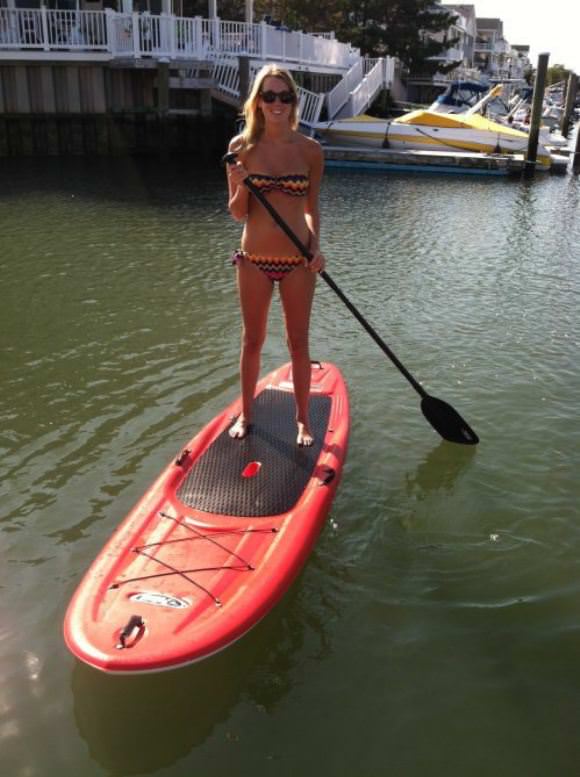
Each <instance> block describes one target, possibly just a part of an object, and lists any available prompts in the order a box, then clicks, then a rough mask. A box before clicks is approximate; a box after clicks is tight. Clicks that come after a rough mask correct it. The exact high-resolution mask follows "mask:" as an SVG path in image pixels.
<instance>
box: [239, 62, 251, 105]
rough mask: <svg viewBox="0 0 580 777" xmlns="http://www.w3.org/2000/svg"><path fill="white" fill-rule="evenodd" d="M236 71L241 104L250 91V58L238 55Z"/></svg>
mask: <svg viewBox="0 0 580 777" xmlns="http://www.w3.org/2000/svg"><path fill="white" fill-rule="evenodd" d="M238 73H239V76H240V102H241V103H242V105H243V104H244V102H245V101H246V97H247V96H248V94H249V93H250V58H249V57H238Z"/></svg>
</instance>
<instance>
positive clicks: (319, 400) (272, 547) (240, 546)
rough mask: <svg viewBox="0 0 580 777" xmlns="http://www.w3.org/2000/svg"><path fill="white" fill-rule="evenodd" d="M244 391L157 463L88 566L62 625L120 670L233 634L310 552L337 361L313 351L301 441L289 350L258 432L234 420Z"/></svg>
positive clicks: (342, 398) (330, 445) (202, 649)
mask: <svg viewBox="0 0 580 777" xmlns="http://www.w3.org/2000/svg"><path fill="white" fill-rule="evenodd" d="M240 410H241V400H240V399H238V400H237V401H236V402H234V403H233V404H232V405H230V407H228V408H226V409H225V410H224V412H223V413H221V414H220V415H218V416H217V417H216V418H215V419H214V420H213V421H212V422H210V423H209V424H208V425H207V426H206V427H205V428H204V429H203V430H202V431H201V432H200V433H199V434H198V435H197V436H196V437H194V438H193V440H191V442H190V443H189V444H188V445H187V446H186V447H185V448H184V449H183V451H182V452H181V453H180V454H179V456H178V458H177V459H176V460H175V461H173V462H172V463H171V464H170V465H169V466H168V467H167V468H166V469H165V470H164V472H162V474H161V475H160V477H159V478H158V479H157V481H156V482H155V483H154V484H153V485H152V486H151V488H150V489H149V490H148V491H147V492H146V493H145V495H144V496H143V497H142V499H141V500H140V501H139V502H138V503H137V505H136V506H135V507H134V508H133V510H131V512H130V513H129V515H128V516H127V517H126V519H125V520H124V521H123V523H122V524H121V525H120V527H119V528H118V529H117V531H116V532H115V534H114V535H113V536H112V538H111V539H110V540H109V542H108V543H107V544H106V545H105V547H104V548H103V550H102V551H101V553H100V554H99V556H98V557H97V559H96V560H95V561H94V563H93V565H92V566H91V567H90V569H89V570H88V572H87V574H86V575H85V577H84V579H83V581H82V582H81V584H80V586H79V587H78V589H77V591H76V593H75V594H74V596H73V599H72V601H71V603H70V605H69V608H68V611H67V614H66V618H65V623H64V636H65V641H66V644H67V645H68V647H69V649H70V650H71V651H72V653H73V654H74V655H75V656H77V657H78V658H80V659H81V660H82V661H85V662H86V663H88V664H90V665H92V666H94V667H96V668H97V669H101V670H104V671H106V672H111V673H134V672H150V671H159V670H162V669H172V668H174V667H178V666H182V665H184V664H188V663H191V662H193V661H198V660H200V659H202V658H205V657H207V656H210V655H212V654H213V653H216V652H218V651H219V650H222V649H223V648H225V647H227V646H228V645H230V644H231V643H232V642H235V641H236V640H237V639H239V638H240V637H241V636H242V635H243V634H245V633H246V632H247V631H248V630H249V629H250V628H251V627H252V626H254V625H255V624H256V623H257V622H258V621H259V620H260V619H261V618H262V617H263V616H264V615H266V613H267V612H268V611H269V610H270V609H271V608H272V607H273V606H274V604H276V602H277V601H278V600H279V599H280V598H281V596H282V595H283V594H284V592H285V591H286V590H287V589H288V587H289V586H290V584H291V583H292V581H293V580H294V578H295V577H296V575H297V574H298V572H299V571H300V569H301V567H302V566H303V564H304V562H305V560H306V558H307V557H308V554H309V553H310V551H311V549H312V546H313V544H314V542H315V541H316V538H317V536H318V534H319V531H320V529H321V526H322V523H323V522H324V519H325V517H326V515H327V513H328V510H329V508H330V504H331V502H332V499H333V497H334V494H335V492H336V488H337V485H338V482H339V480H340V475H341V471H342V466H343V462H344V459H345V456H346V449H347V443H348V432H349V421H350V417H349V404H348V394H347V389H346V385H345V383H344V380H343V378H342V376H341V374H340V372H339V371H338V369H337V368H336V367H335V366H333V365H332V364H327V363H325V364H320V363H314V364H313V365H312V384H311V396H310V420H311V427H312V432H313V434H314V438H315V443H314V445H313V446H312V447H311V448H302V447H298V446H297V445H296V422H295V412H296V411H295V404H294V387H293V384H292V371H291V366H290V365H289V364H286V365H284V366H283V367H280V368H279V369H278V370H275V371H274V372H272V373H270V374H269V375H268V376H267V377H265V378H264V379H263V380H262V381H260V383H259V384H258V386H257V389H256V400H255V405H254V417H253V419H252V421H253V426H252V431H251V433H250V434H249V435H248V436H247V437H245V438H244V439H243V440H233V439H232V438H231V437H230V436H229V434H228V429H229V427H230V426H231V424H232V420H233V418H234V417H236V416H237V415H238V414H239V412H240Z"/></svg>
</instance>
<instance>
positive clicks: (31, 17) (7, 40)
mask: <svg viewBox="0 0 580 777" xmlns="http://www.w3.org/2000/svg"><path fill="white" fill-rule="evenodd" d="M3 48H8V49H14V48H17V49H25V50H26V49H37V50H44V51H50V50H51V49H57V50H62V49H68V50H75V49H79V48H91V49H93V50H95V51H102V50H103V49H106V48H107V26H106V16H105V14H104V13H103V12H101V11H63V10H52V11H51V10H48V9H47V8H46V7H44V6H43V7H42V8H24V9H15V8H0V49H3Z"/></svg>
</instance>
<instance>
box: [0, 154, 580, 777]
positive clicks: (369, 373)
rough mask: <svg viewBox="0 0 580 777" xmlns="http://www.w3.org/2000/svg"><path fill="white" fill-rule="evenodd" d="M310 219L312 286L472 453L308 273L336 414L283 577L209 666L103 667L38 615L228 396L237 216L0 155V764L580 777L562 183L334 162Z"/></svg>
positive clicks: (577, 583) (177, 170)
mask: <svg viewBox="0 0 580 777" xmlns="http://www.w3.org/2000/svg"><path fill="white" fill-rule="evenodd" d="M321 205H322V217H323V224H324V240H323V244H324V249H325V251H326V253H327V255H328V257H329V266H328V270H329V272H330V274H331V275H332V277H333V278H334V279H335V281H336V282H337V283H338V284H339V285H340V286H341V288H342V289H343V290H344V291H345V292H346V293H347V294H348V295H349V296H350V297H351V298H352V299H353V301H355V302H356V304H357V305H358V306H359V307H360V309H361V311H362V312H363V313H364V314H365V315H366V316H367V318H368V319H369V320H370V321H371V322H372V324H373V325H374V326H375V328H376V329H377V330H378V331H379V332H380V333H381V335H382V336H383V337H384V339H385V340H386V341H387V343H389V345H390V346H391V347H392V348H393V350H394V351H395V353H396V354H397V355H398V356H399V358H400V359H401V360H402V361H403V363H404V364H405V366H406V367H408V369H410V370H411V372H412V373H413V374H414V375H415V377H416V378H417V379H419V380H421V381H422V382H424V385H425V387H426V388H427V390H428V391H429V392H430V393H432V394H433V395H435V396H438V397H440V398H442V399H445V400H446V401H447V402H450V403H451V404H452V405H453V406H454V407H456V408H457V409H458V410H459V412H460V413H461V414H462V415H463V416H464V417H465V418H466V420H467V421H468V422H469V423H470V424H471V425H472V426H473V428H474V429H475V430H476V431H477V433H478V434H479V435H480V437H481V444H480V445H479V446H478V447H477V448H476V449H474V448H464V447H460V446H454V445H452V444H449V443H444V442H442V441H441V440H440V439H439V437H438V436H437V435H436V433H435V432H433V430H432V429H431V427H430V426H429V425H428V424H427V423H426V422H425V420H424V419H423V417H422V415H421V412H420V409H419V398H418V396H417V395H416V394H415V392H414V391H413V389H412V388H411V387H410V386H409V385H408V384H407V383H406V381H405V380H404V379H403V377H402V376H401V375H400V374H399V373H398V372H397V370H396V369H395V368H394V367H393V366H392V365H391V363H390V362H389V361H388V360H387V359H386V357H384V356H383V355H382V353H381V352H380V351H379V350H378V349H377V347H376V345H375V344H374V343H373V342H372V341H371V339H370V338H369V337H368V335H366V334H365V333H364V331H363V330H362V329H361V328H360V326H359V325H358V324H357V323H356V321H355V320H354V319H353V318H352V317H351V316H350V314H349V313H348V312H347V311H346V309H345V308H344V307H343V306H342V304H341V303H340V302H339V301H338V300H337V299H336V298H335V297H334V295H333V294H332V292H331V291H330V290H329V289H327V288H326V287H325V286H324V285H323V284H320V285H319V288H318V290H317V299H316V302H315V307H316V309H315V314H314V320H313V326H312V352H313V356H314V357H316V358H320V359H329V360H330V359H331V360H333V361H335V362H336V363H338V364H339V365H340V366H341V368H342V370H343V372H344V374H345V377H346V379H347V381H348V383H349V386H350V390H351V401H352V422H353V423H352V435H351V444H350V451H349V459H348V463H347V467H346V469H345V473H344V479H343V482H342V484H341V488H340V490H339V493H338V496H337V498H336V501H335V503H334V506H333V510H332V516H331V520H330V521H329V522H328V523H327V525H326V527H325V529H324V531H323V533H322V535H321V537H320V540H319V542H318V544H317V546H316V549H315V551H314V552H313V554H312V556H311V558H310V560H309V562H308V564H307V566H306V568H305V570H304V572H303V573H302V575H301V576H300V577H299V579H298V580H297V582H296V584H295V585H294V586H293V588H292V589H291V591H290V592H289V594H288V595H287V596H286V597H285V598H284V600H283V601H282V602H281V603H280V604H279V606H278V607H277V608H276V609H275V610H274V611H273V612H272V613H271V615H270V616H269V617H268V618H266V619H265V620H264V621H263V622H262V623H261V624H260V625H259V626H258V627H257V628H256V629H255V630H254V631H252V632H251V633H250V634H249V635H247V636H246V637H245V638H244V639H242V640H241V641H240V642H239V643H237V644H236V645H234V646H233V647H231V648H230V649H228V650H227V651H225V652H224V653H222V654H220V655H218V656H216V657H214V658H212V659H210V660H208V661H206V662H203V663H201V664H199V665H195V666H192V667H189V668H185V669H182V670H179V671H175V672H171V673H167V674H163V675H160V676H146V677H136V678H130V677H129V678H119V677H116V678H115V677H113V678H110V677H107V676H104V675H102V674H100V673H97V672H95V671H93V670H91V669H90V668H88V667H85V666H84V665H80V664H78V663H76V662H75V660H74V659H73V658H72V657H71V656H70V655H69V654H68V653H67V651H66V649H65V647H64V645H63V641H62V636H61V624H62V619H63V616H64V612H65V609H66V606H67V603H68V601H69V599H70V597H71V595H72V593H73V591H74V589H75V587H76V585H77V583H78V582H79V580H80V578H81V576H82V574H83V573H84V571H85V569H86V568H87V566H88V564H89V563H90V562H91V561H92V559H93V558H94V556H95V554H96V553H97V552H98V550H99V549H100V547H101V546H102V544H103V543H104V542H105V540H106V539H107V538H108V536H109V535H110V533H111V532H112V530H113V529H114V527H115V526H116V525H117V523H118V522H119V521H120V519H121V518H122V517H123V516H124V515H125V514H126V512H127V511H128V510H129V508H130V507H131V506H132V504H133V503H134V502H135V501H136V499H137V498H138V497H139V496H140V495H141V494H142V493H143V491H144V490H145V488H146V487H147V485H148V484H149V483H150V482H151V481H152V480H153V478H154V477H155V476H156V474H157V473H158V472H159V471H160V470H161V469H162V468H163V467H164V466H165V464H166V463H167V462H168V461H169V460H170V458H171V457H172V456H173V455H174V454H175V453H176V452H177V451H178V450H179V449H180V446H181V444H182V443H183V442H184V441H186V440H187V439H189V438H190V437H191V435H192V433H193V431H194V430H196V429H198V428H200V426H201V425H203V424H204V423H206V422H207V421H208V420H209V419H210V418H212V417H213V416H214V415H215V413H217V412H218V411H219V410H220V409H221V408H222V407H223V406H224V405H225V404H226V402H229V401H230V400H231V399H233V398H234V396H235V395H236V393H237V351H238V334H237V332H238V328H239V315H238V309H237V303H236V299H235V291H234V276H233V272H232V270H231V268H230V267H229V265H228V262H227V257H228V254H229V253H230V252H231V250H232V248H234V247H235V246H236V245H237V243H238V239H239V226H238V225H236V224H235V223H234V222H232V221H231V220H230V219H229V218H228V216H227V214H226V210H225V187H224V181H223V178H222V172H221V171H217V170H215V169H207V170H205V171H196V170H195V169H193V168H192V167H190V166H188V164H187V163H184V162H183V161H179V162H172V163H170V164H169V165H166V166H162V165H161V164H159V163H157V162H155V161H151V160H143V161H137V162H136V161H131V160H121V161H119V160H115V161H104V162H103V161H99V162H98V163H97V162H91V161H87V160H80V159H79V160H67V161H62V160H61V161H59V160H42V161H38V160H37V161H34V160H19V161H3V163H2V168H1V169H0V273H1V279H2V305H1V306H0V343H1V346H2V370H1V374H0V444H1V452H2V465H1V466H2V474H3V477H2V494H3V497H2V510H1V515H2V520H1V523H0V528H1V537H2V565H1V576H2V577H1V583H0V584H1V586H2V592H1V602H2V616H1V618H0V671H1V673H2V677H3V684H2V690H1V695H0V766H1V773H2V774H3V775H7V777H8V775H10V777H33V776H34V777H36V775H39V776H40V777H45V776H48V777H53V775H54V776H56V775H58V777H68V776H69V775H70V776H71V777H73V776H74V777H77V776H78V775H81V774H82V775H83V777H93V775H95V776H96V775H111V776H112V775H114V776H115V777H121V775H140V774H151V775H160V776H161V775H163V777H185V776H186V775H187V777H190V775H193V774H200V775H204V777H211V776H213V775H216V776H217V777H222V775H225V774H232V773H233V774H236V775H240V776H242V777H245V776H246V775H250V774H251V775H255V774H258V775H267V774H276V775H277V777H282V776H284V775H289V776H290V775H292V776H294V775H296V774H302V775H305V776H306V777H309V776H310V775H312V776H314V775H317V776H318V775H329V776H332V777H342V775H353V774H356V775H362V776H364V777H379V776H382V775H385V774H396V775H405V777H407V776H409V777H415V776H417V777H423V776H424V775H437V776H438V775H446V776H447V775H465V774H469V775H475V776H478V775H482V776H483V775H490V774H494V775H515V774H525V775H527V776H530V775H538V777H540V775H541V776H542V777H544V776H545V775H547V774H558V775H576V774H577V773H578V762H579V758H580V744H579V743H580V740H579V738H578V735H577V731H576V728H577V721H578V719H579V715H580V662H579V660H578V656H579V644H580V617H579V614H580V528H579V521H578V506H577V505H578V499H579V496H580V485H579V482H580V481H579V479H578V471H579V465H580V453H579V451H580V428H579V425H578V422H577V406H578V397H579V396H580V366H579V363H578V346H579V340H580V323H579V316H578V305H579V294H580V218H579V216H580V183H579V181H578V179H576V178H574V177H572V176H569V177H566V178H552V177H549V176H546V177H541V178H538V179H537V180H536V181H534V182H532V183H529V182H528V183H526V182H518V181H503V180H495V179H494V180H487V179H474V178H441V177H431V176H422V177H420V176H417V177H413V176H396V175H379V174H372V173H357V172H352V171H350V172H338V171H328V173H327V176H326V178H325V182H324V188H323V192H322V203H321ZM283 360H286V351H285V345H284V338H283V330H282V325H281V319H280V307H279V304H278V303H277V302H276V303H275V304H274V306H273V310H272V316H271V331H270V337H269V339H268V342H267V345H266V347H265V352H264V362H263V369H264V371H266V370H267V369H272V368H274V367H275V366H277V365H278V364H279V363H280V362H282V361H283Z"/></svg>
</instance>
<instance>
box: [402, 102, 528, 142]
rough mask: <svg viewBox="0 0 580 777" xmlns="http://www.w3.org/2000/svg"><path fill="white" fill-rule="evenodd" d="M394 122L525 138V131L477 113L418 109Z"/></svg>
mask: <svg viewBox="0 0 580 777" xmlns="http://www.w3.org/2000/svg"><path fill="white" fill-rule="evenodd" d="M393 123H394V124H418V125H420V126H422V127H425V126H427V127H455V128H456V129H475V130H486V131H487V132H495V133H497V132H501V133H502V135H513V137H516V138H527V135H526V134H525V132H520V130H516V129H513V127H509V126H508V125H507V124H498V123H497V122H496V121H491V120H490V119H486V118H485V116H482V115H481V114H479V113H475V114H472V115H471V116H467V115H463V114H461V113H438V112H437V111H427V110H424V109H421V108H420V109H419V110H417V111H411V113H406V114H405V115H404V116H399V118H397V119H395V120H394V122H393Z"/></svg>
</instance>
